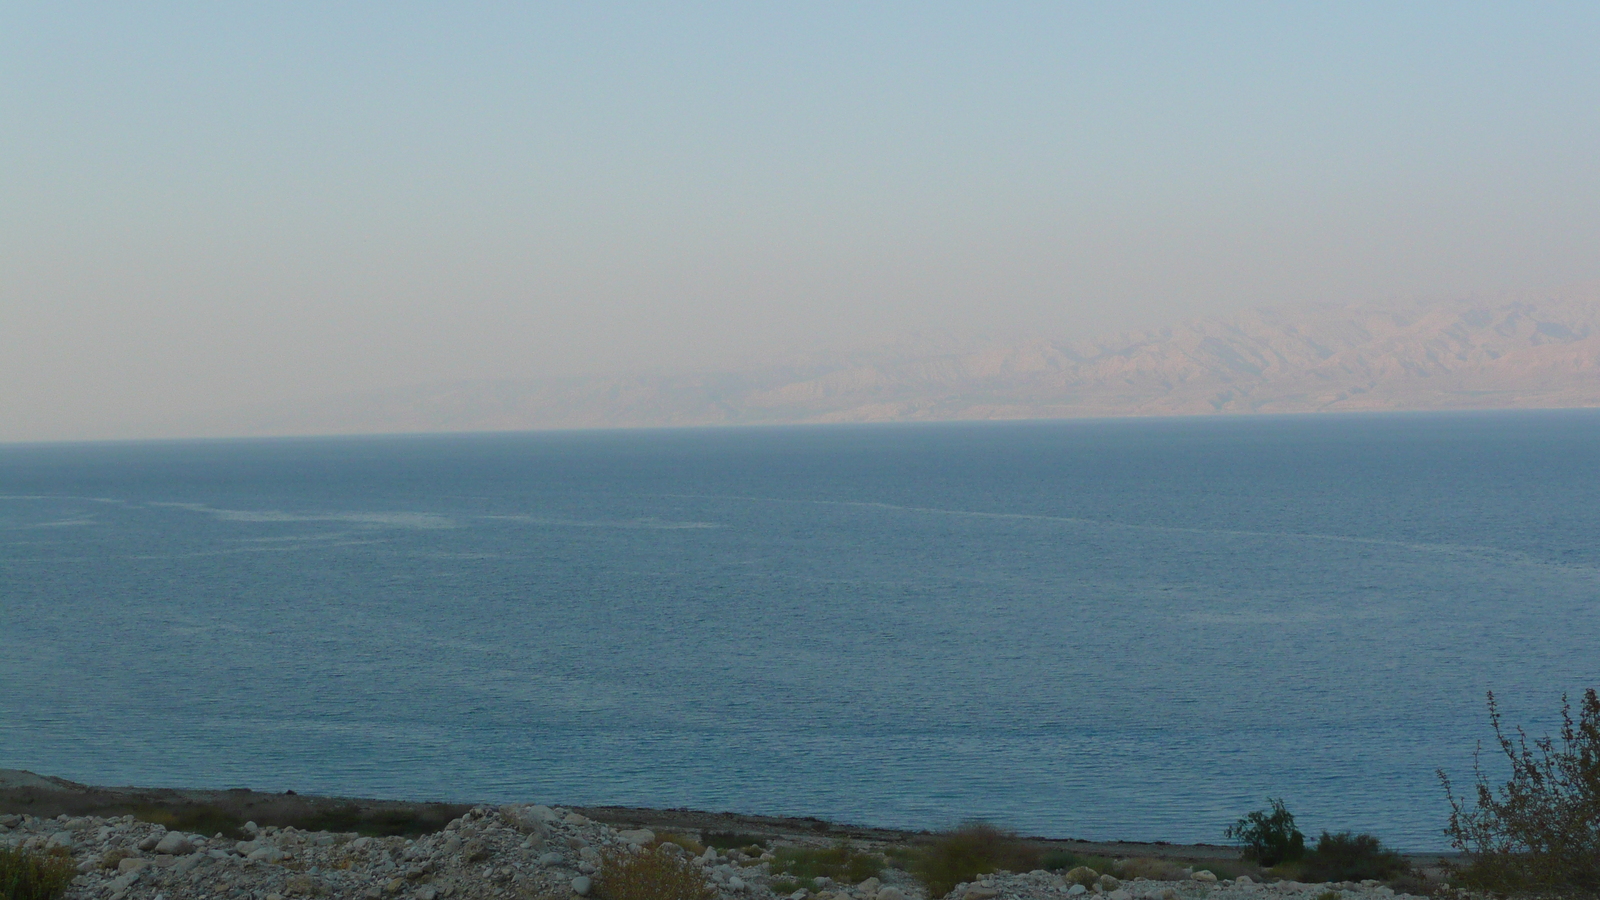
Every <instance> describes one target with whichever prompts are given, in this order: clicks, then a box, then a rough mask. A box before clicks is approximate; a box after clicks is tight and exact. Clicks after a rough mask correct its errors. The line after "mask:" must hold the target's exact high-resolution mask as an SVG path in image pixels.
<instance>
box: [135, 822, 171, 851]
mask: <svg viewBox="0 0 1600 900" xmlns="http://www.w3.org/2000/svg"><path fill="white" fill-rule="evenodd" d="M157 827H159V826H157ZM165 836H166V830H165V829H163V830H161V831H158V832H156V833H155V834H148V835H145V837H144V840H142V841H140V842H139V843H137V844H135V845H134V846H136V847H138V848H139V849H140V850H143V851H144V852H146V853H149V852H150V851H151V850H154V849H155V848H156V845H157V844H159V843H161V839H162V838H163V837H165Z"/></svg>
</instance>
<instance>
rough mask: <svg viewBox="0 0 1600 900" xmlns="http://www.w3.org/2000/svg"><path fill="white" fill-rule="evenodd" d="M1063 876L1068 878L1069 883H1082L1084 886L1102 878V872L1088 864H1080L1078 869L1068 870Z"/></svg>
mask: <svg viewBox="0 0 1600 900" xmlns="http://www.w3.org/2000/svg"><path fill="white" fill-rule="evenodd" d="M1061 877H1062V878H1064V879H1066V881H1067V884H1081V885H1083V886H1084V887H1089V886H1091V885H1093V884H1094V883H1095V882H1097V881H1099V880H1100V873H1099V872H1096V871H1095V870H1093V869H1091V868H1089V867H1088V866H1079V867H1077V868H1076V869H1070V870H1068V871H1067V874H1065V875H1063V876H1061Z"/></svg>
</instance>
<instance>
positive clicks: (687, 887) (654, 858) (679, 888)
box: [596, 847, 717, 900]
mask: <svg viewBox="0 0 1600 900" xmlns="http://www.w3.org/2000/svg"><path fill="white" fill-rule="evenodd" d="M597 881H598V883H597V884H596V887H597V888H598V889H599V892H600V896H601V897H604V898H605V900H714V898H715V897H716V896H717V891H716V889H715V888H714V887H712V886H711V882H710V881H708V880H706V873H705V870H703V869H701V868H700V867H699V866H697V865H695V864H694V863H692V862H690V861H689V860H687V859H685V858H684V857H683V856H682V855H681V854H677V853H663V852H661V851H660V850H635V849H633V848H630V847H613V848H608V849H606V850H604V851H602V852H601V854H600V874H599V878H598V879H597Z"/></svg>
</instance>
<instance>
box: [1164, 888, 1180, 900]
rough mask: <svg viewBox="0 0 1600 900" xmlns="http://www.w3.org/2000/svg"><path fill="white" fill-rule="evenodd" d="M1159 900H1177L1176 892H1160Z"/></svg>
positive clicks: (1169, 889) (1167, 889)
mask: <svg viewBox="0 0 1600 900" xmlns="http://www.w3.org/2000/svg"><path fill="white" fill-rule="evenodd" d="M1161 900H1178V892H1177V891H1175V890H1173V889H1172V888H1166V889H1164V890H1162V892H1161Z"/></svg>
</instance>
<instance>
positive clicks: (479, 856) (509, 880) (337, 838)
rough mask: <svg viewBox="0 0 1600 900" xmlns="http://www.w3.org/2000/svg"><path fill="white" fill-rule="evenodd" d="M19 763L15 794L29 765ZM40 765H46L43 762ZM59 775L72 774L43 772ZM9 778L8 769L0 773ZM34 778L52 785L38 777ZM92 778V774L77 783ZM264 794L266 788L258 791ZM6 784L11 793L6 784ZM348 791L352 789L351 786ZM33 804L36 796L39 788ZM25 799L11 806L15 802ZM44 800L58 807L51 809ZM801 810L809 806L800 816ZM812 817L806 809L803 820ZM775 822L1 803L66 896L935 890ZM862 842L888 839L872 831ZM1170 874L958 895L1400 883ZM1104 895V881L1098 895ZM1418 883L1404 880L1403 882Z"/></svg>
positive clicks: (862, 894)
mask: <svg viewBox="0 0 1600 900" xmlns="http://www.w3.org/2000/svg"><path fill="white" fill-rule="evenodd" d="M5 774H7V775H10V776H12V778H11V779H10V781H9V784H10V785H11V786H12V794H11V798H12V799H13V800H14V799H15V796H16V793H15V787H16V785H17V784H18V782H19V780H21V781H25V779H19V778H18V777H17V776H22V775H25V774H26V773H5ZM32 777H33V778H35V779H37V778H38V776H32ZM41 781H45V782H46V783H47V784H48V783H54V784H55V785H56V786H58V787H59V786H60V785H70V784H71V783H70V782H56V780H54V779H41ZM6 783H7V782H6V781H5V780H3V779H0V785H4V784H6ZM34 787H35V788H36V789H37V790H36V791H35V794H38V793H40V792H41V791H43V788H40V786H39V785H38V784H35V785H34ZM79 787H81V786H79ZM257 796H263V795H257ZM0 799H5V798H4V796H3V794H0ZM339 802H341V803H345V804H348V803H349V801H339ZM34 805H35V806H37V805H38V803H37V800H36V801H35V804H34ZM15 808H16V805H15V803H10V804H6V805H4V806H0V809H15ZM38 811H39V812H44V811H45V810H43V809H40V810H38ZM789 821H795V820H789ZM801 821H807V820H801ZM809 832H810V833H805V832H804V831H801V832H790V833H787V834H778V835H772V836H771V837H770V838H769V839H768V840H766V841H764V842H763V843H762V845H761V846H755V845H750V846H747V847H745V848H744V849H730V848H722V849H718V848H715V847H705V848H704V849H703V850H701V851H699V852H694V851H692V850H690V849H686V847H685V846H683V845H685V844H686V845H688V846H691V847H692V846H697V845H698V844H699V839H700V838H701V837H702V836H703V835H698V834H694V833H692V832H687V833H686V832H685V831H677V832H674V833H673V835H672V837H674V838H675V839H676V840H678V841H679V843H664V842H663V841H662V840H660V838H664V837H667V836H668V835H667V834H666V833H665V832H662V833H660V834H658V833H657V832H656V831H654V830H652V829H650V828H627V827H622V828H619V827H614V826H613V825H609V824H606V823H604V822H601V821H596V820H595V819H594V818H591V817H590V816H588V815H585V814H583V813H582V812H579V811H577V810H574V809H568V808H563V807H559V806H544V805H539V804H512V805H503V806H476V807H470V808H464V809H463V810H462V811H461V813H460V814H459V815H458V816H456V817H455V818H453V819H451V820H450V821H448V822H446V823H444V824H443V826H442V827H441V828H439V829H438V830H436V831H432V832H431V833H426V834H419V835H416V836H404V835H391V836H370V835H369V836H363V835H361V834H359V833H358V832H356V831H338V830H307V829H302V828H296V827H293V826H280V825H261V824H257V823H256V822H254V821H249V822H245V823H244V824H243V825H241V826H239V828H238V829H237V831H236V832H235V833H234V834H233V835H225V834H223V833H222V832H215V833H213V834H211V835H204V834H194V833H189V832H186V831H184V830H181V829H177V828H174V829H168V828H167V827H165V826H163V825H161V824H157V823H154V822H149V821H142V820H141V819H139V818H136V817H135V816H133V815H131V814H124V815H120V816H103V815H73V814H69V813H66V812H62V813H59V814H57V815H54V816H46V815H35V814H18V813H14V812H8V813H5V814H0V847H9V848H23V849H27V850H34V851H45V852H49V851H55V852H59V853H68V854H70V855H71V857H72V860H73V862H74V864H75V865H76V867H77V872H78V874H77V877H76V879H75V880H74V881H73V883H72V886H71V888H70V890H69V892H68V895H67V896H68V900H302V898H339V900H390V898H393V900H456V898H484V900H489V898H500V900H533V898H555V900H573V898H582V897H590V896H598V895H599V891H598V889H597V888H598V885H597V876H598V875H599V874H600V868H601V861H602V855H603V854H610V855H612V856H613V857H614V856H615V855H616V854H618V853H666V854H672V855H678V856H681V857H683V858H684V860H685V861H687V862H689V863H690V864H692V865H694V866H696V867H699V868H700V869H702V870H703V871H704V873H705V875H706V876H707V878H708V880H709V882H710V884H711V885H713V886H714V888H715V890H716V892H717V894H718V895H719V897H720V898H721V900H780V898H782V900H936V898H928V897H927V892H926V891H925V890H924V889H923V887H922V885H921V884H920V883H919V882H918V881H917V880H916V879H914V878H913V877H912V876H911V875H910V874H908V873H907V872H905V871H903V870H902V869H899V868H895V867H893V866H891V867H888V868H885V869H884V870H883V872H882V873H881V874H880V875H878V876H875V877H872V878H868V879H865V880H863V881H861V882H859V883H855V884H843V883H835V882H831V881H829V880H828V879H826V878H822V879H817V880H816V881H815V882H813V883H812V887H814V890H813V889H806V888H802V889H799V890H793V889H791V888H792V882H786V879H784V878H783V877H782V875H781V873H775V872H774V860H775V859H776V858H777V856H776V853H775V851H777V850H779V849H780V848H782V847H784V846H812V847H825V846H829V845H830V844H832V843H834V842H836V841H837V840H838V837H837V836H835V835H832V834H830V833H829V829H827V828H826V827H824V828H814V827H813V828H810V829H809ZM856 840H860V841H863V842H864V844H863V846H864V847H867V848H871V847H872V846H873V845H880V846H881V845H882V844H884V843H885V842H883V841H881V840H874V839H873V838H871V837H869V836H866V835H862V836H858V837H857V838H856ZM1168 872H1169V874H1168V875H1167V876H1166V877H1165V878H1164V879H1162V880H1157V879H1150V878H1142V877H1140V878H1129V879H1126V880H1123V879H1118V878H1116V877H1115V876H1113V875H1111V874H1109V873H1100V872H1095V871H1092V870H1089V869H1087V868H1082V867H1080V868H1077V869H1073V870H1071V871H1067V872H1049V871H1044V870H1037V871H1033V872H1027V873H1006V872H997V873H993V874H991V875H987V876H983V877H981V878H980V879H978V880H977V881H975V882H972V883H968V884H961V885H957V886H956V888H955V889H954V890H953V891H952V892H951V893H950V894H949V895H948V896H949V897H950V898H952V900H1065V898H1070V897H1084V898H1085V900H1096V898H1097V897H1104V900H1198V898H1216V900H1230V898H1245V897H1249V898H1256V900H1268V898H1277V897H1295V898H1305V900H1334V897H1330V896H1328V895H1329V894H1330V893H1332V894H1334V895H1337V898H1338V900H1361V898H1373V900H1378V898H1384V900H1387V898H1393V897H1396V896H1397V895H1396V894H1395V892H1394V891H1393V890H1392V889H1390V888H1388V887H1385V886H1382V885H1380V884H1378V883H1377V882H1364V883H1360V884H1356V883H1338V884H1316V885H1307V884H1299V883H1295V882H1278V883H1272V884H1265V883H1257V882H1256V881H1253V880H1251V879H1250V878H1248V877H1241V878H1238V879H1236V880H1228V879H1219V878H1218V877H1217V876H1216V875H1214V874H1213V873H1211V872H1210V871H1209V870H1207V869H1206V868H1204V867H1203V861H1202V864H1190V865H1186V866H1183V867H1178V866H1177V865H1176V864H1174V865H1172V866H1170V867H1169V868H1168ZM1090 895H1093V896H1090ZM1398 896H1402V897H1403V896H1405V895H1398Z"/></svg>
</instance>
